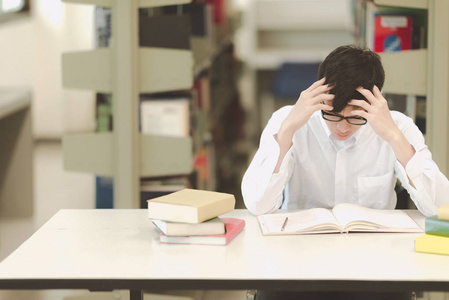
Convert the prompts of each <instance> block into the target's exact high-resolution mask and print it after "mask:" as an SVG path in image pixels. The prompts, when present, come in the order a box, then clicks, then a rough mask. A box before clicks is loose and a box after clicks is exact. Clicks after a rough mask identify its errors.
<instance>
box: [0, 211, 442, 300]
mask: <svg viewBox="0 0 449 300" xmlns="http://www.w3.org/2000/svg"><path fill="white" fill-rule="evenodd" d="M410 214H411V215H412V216H413V217H415V218H416V220H418V223H420V225H423V221H424V219H423V217H422V215H420V214H419V213H418V212H416V211H411V212H410ZM227 216H231V217H238V218H243V219H245V220H246V227H245V229H244V230H243V231H242V232H241V233H240V234H239V235H238V236H237V237H236V238H235V239H234V240H233V241H231V243H230V244H229V245H227V246H199V245H169V244H160V243H159V241H158V234H157V232H156V230H155V228H154V226H153V225H152V223H151V222H150V220H149V219H148V218H147V211H146V210H117V209H116V210H61V211H59V212H58V213H57V214H56V215H55V216H54V217H53V218H52V219H50V220H49V221H48V222H47V223H46V224H45V225H44V226H43V227H42V228H41V229H39V230H38V231H37V232H36V233H35V234H34V235H33V236H32V237H31V238H30V239H28V240H27V241H26V242H25V243H24V244H23V245H21V246H20V247H19V248H18V249H17V250H16V251H15V252H14V253H12V254H11V255H10V256H9V257H8V258H6V259H5V260H4V261H3V262H1V263H0V289H90V290H113V289H129V290H130V291H131V296H132V298H134V299H139V298H140V297H141V290H143V289H149V290H151V289H260V288H264V289H277V290H283V289H294V290H384V291H389V290H390V291H391V290H399V291H400V290H449V256H441V255H431V254H424V253H415V252H414V239H415V237H417V236H418V235H419V234H410V233H406V234H397V233H386V234H374V233H371V234H369V233H368V234H357V233H351V234H328V235H308V236H305V235H302V236H301V235H292V236H270V237H268V236H262V234H261V231H260V228H259V224H258V223H257V220H256V218H255V217H253V216H251V215H250V214H249V213H248V212H247V211H246V210H235V211H234V212H232V213H229V214H227Z"/></svg>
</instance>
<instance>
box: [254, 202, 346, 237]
mask: <svg viewBox="0 0 449 300" xmlns="http://www.w3.org/2000/svg"><path fill="white" fill-rule="evenodd" d="M287 217H288V221H287V223H286V225H285V228H284V230H281V229H282V226H283V224H284V222H285V218H287ZM258 220H259V223H260V224H261V227H262V231H263V232H264V234H276V233H278V234H294V233H301V232H302V231H311V230H315V229H319V228H320V227H324V228H322V229H323V230H328V231H340V226H339V224H338V222H337V220H336V219H335V217H334V216H333V215H332V213H331V212H330V210H328V209H325V208H312V209H306V210H301V211H297V212H291V213H277V214H266V215H262V216H259V217H258Z"/></svg>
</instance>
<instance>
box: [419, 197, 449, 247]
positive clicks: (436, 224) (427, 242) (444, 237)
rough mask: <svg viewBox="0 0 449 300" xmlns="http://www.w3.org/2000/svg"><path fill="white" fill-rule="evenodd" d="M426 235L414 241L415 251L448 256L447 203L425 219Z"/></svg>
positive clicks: (448, 216)
mask: <svg viewBox="0 0 449 300" xmlns="http://www.w3.org/2000/svg"><path fill="white" fill-rule="evenodd" d="M425 230H426V233H425V234H423V235H421V236H419V237H417V238H416V239H415V251H416V252H424V253H435V254H446V255H449V203H448V204H445V205H443V206H441V207H440V208H439V209H438V214H437V215H436V216H433V217H427V218H426V228H425Z"/></svg>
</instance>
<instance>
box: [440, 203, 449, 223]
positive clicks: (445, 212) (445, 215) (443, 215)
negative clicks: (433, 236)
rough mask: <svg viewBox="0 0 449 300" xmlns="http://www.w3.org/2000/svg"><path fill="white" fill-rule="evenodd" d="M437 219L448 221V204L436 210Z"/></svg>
mask: <svg viewBox="0 0 449 300" xmlns="http://www.w3.org/2000/svg"><path fill="white" fill-rule="evenodd" d="M437 216H438V219H440V220H446V221H449V203H446V204H445V205H443V206H441V207H439V208H438V213H437Z"/></svg>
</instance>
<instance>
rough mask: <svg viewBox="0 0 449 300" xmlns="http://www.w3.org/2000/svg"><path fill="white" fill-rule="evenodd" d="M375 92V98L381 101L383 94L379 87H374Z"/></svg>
mask: <svg viewBox="0 0 449 300" xmlns="http://www.w3.org/2000/svg"><path fill="white" fill-rule="evenodd" d="M373 92H374V96H375V97H376V98H378V99H380V97H383V96H382V92H381V91H380V90H379V88H378V87H377V85H374V88H373Z"/></svg>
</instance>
